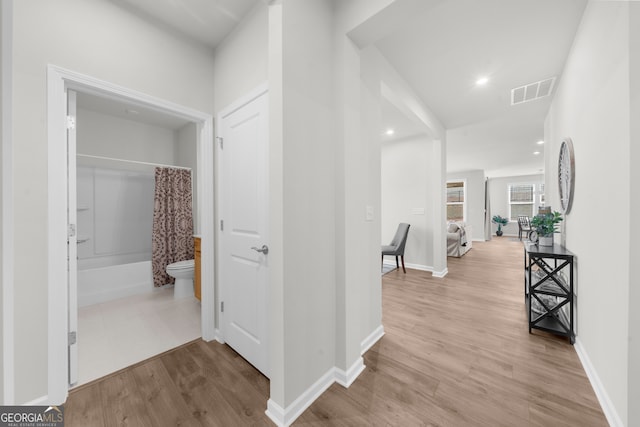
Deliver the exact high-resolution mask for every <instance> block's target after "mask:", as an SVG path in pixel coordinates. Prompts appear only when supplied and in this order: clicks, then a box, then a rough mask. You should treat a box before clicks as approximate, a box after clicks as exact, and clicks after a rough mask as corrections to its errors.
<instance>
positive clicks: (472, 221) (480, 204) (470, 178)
mask: <svg viewBox="0 0 640 427" xmlns="http://www.w3.org/2000/svg"><path fill="white" fill-rule="evenodd" d="M460 180H464V181H465V182H466V189H465V190H466V198H467V200H466V202H467V216H466V218H465V219H466V223H467V224H468V225H470V226H471V232H472V236H471V238H472V239H473V240H479V241H484V192H485V191H484V190H485V188H484V187H485V185H484V184H485V178H484V171H482V170H469V171H463V172H452V173H448V174H447V181H460Z"/></svg>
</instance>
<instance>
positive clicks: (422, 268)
mask: <svg viewBox="0 0 640 427" xmlns="http://www.w3.org/2000/svg"><path fill="white" fill-rule="evenodd" d="M383 264H384V265H391V266H395V265H396V263H395V262H393V261H384V262H383ZM404 266H405V267H406V268H411V269H413V270H420V271H428V272H432V271H433V267H430V266H428V265H422V264H411V263H408V262H407V263H405V264H404ZM400 268H402V265H401V266H400Z"/></svg>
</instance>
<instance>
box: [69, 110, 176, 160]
mask: <svg viewBox="0 0 640 427" xmlns="http://www.w3.org/2000/svg"><path fill="white" fill-rule="evenodd" d="M77 116H78V117H77V120H76V122H77V123H76V132H77V137H76V139H77V142H76V144H77V148H76V151H77V152H78V154H89V155H92V156H104V157H111V158H115V159H124V160H136V161H142V162H151V163H160V164H165V165H175V164H176V163H175V162H176V144H177V141H178V139H177V133H176V132H175V131H173V130H171V129H167V128H163V127H159V126H153V125H149V124H146V123H140V122H137V121H134V120H127V119H122V118H119V117H115V116H111V115H108V114H103V113H98V112H95V111H91V110H87V109H85V108H81V106H79V107H78V111H77ZM79 162H82V163H83V164H87V163H90V161H87V160H86V159H82V158H81V159H79ZM105 163H106V162H104V161H103V162H102V163H101V165H102V166H105ZM110 163H111V165H113V166H114V167H119V168H124V169H126V168H132V169H133V168H135V166H133V165H127V163H124V162H115V161H114V162H110ZM146 169H147V170H153V167H146Z"/></svg>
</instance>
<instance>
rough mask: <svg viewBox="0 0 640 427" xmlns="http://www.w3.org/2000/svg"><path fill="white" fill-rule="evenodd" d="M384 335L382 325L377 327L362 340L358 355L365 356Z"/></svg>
mask: <svg viewBox="0 0 640 427" xmlns="http://www.w3.org/2000/svg"><path fill="white" fill-rule="evenodd" d="M383 335H384V328H383V327H382V325H380V326H378V327H377V328H376V329H375V330H374V331H373V332H371V334H369V336H368V337H366V338H365V339H364V340H362V343H361V344H360V355H363V354H365V353H366V352H367V351H369V349H370V348H371V347H373V345H374V344H375V343H377V342H378V340H379V339H380V338H382V337H383Z"/></svg>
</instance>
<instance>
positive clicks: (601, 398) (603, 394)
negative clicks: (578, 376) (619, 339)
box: [573, 337, 624, 427]
mask: <svg viewBox="0 0 640 427" xmlns="http://www.w3.org/2000/svg"><path fill="white" fill-rule="evenodd" d="M573 347H574V348H575V350H576V353H578V358H579V359H580V362H581V363H582V367H583V368H584V371H585V373H586V374H587V377H588V378H589V382H591V387H593V391H595V393H596V397H597V398H598V402H600V406H602V412H604V416H605V417H606V418H607V421H608V422H609V425H610V426H611V427H624V423H623V422H622V419H621V418H620V415H618V412H617V411H616V408H615V406H613V402H611V399H610V398H609V394H608V393H607V390H606V389H605V388H604V385H603V384H602V381H600V377H599V376H598V372H597V371H596V370H595V368H594V366H593V364H592V363H591V359H589V355H588V354H587V351H586V350H585V348H584V346H583V345H582V342H581V341H580V340H579V339H578V338H577V337H576V342H575V344H574V345H573Z"/></svg>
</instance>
